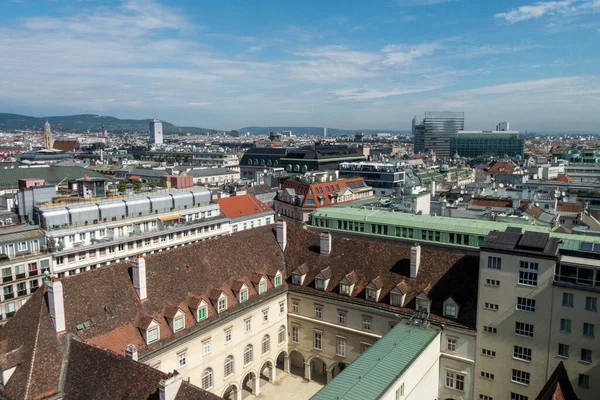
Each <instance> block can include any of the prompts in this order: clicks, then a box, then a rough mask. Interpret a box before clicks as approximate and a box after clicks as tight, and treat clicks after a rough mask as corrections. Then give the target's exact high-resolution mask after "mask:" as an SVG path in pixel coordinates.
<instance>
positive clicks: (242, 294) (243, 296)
mask: <svg viewBox="0 0 600 400" xmlns="http://www.w3.org/2000/svg"><path fill="white" fill-rule="evenodd" d="M246 300H248V289H245V288H244V289H242V290H241V291H240V303H243V302H245V301H246Z"/></svg>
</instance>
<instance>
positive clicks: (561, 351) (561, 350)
mask: <svg viewBox="0 0 600 400" xmlns="http://www.w3.org/2000/svg"><path fill="white" fill-rule="evenodd" d="M558 355H559V356H560V357H567V358H568V357H569V345H568V344H564V343H559V344H558Z"/></svg>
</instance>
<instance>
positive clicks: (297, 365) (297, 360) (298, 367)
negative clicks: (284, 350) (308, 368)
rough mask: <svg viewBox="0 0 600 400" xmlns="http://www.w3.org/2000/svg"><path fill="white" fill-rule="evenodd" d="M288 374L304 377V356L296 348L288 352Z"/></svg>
mask: <svg viewBox="0 0 600 400" xmlns="http://www.w3.org/2000/svg"><path fill="white" fill-rule="evenodd" d="M289 363H290V374H292V375H296V376H299V377H300V378H304V377H305V371H304V356H303V355H302V353H300V352H299V351H298V350H292V351H290V354H289Z"/></svg>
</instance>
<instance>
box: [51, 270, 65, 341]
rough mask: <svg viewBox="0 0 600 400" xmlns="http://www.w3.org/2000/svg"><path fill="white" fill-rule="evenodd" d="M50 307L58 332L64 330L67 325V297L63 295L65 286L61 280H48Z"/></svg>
mask: <svg viewBox="0 0 600 400" xmlns="http://www.w3.org/2000/svg"><path fill="white" fill-rule="evenodd" d="M48 308H49V309H50V317H52V321H54V329H55V330H56V333H60V332H64V331H65V330H66V326H65V299H64V297H63V286H62V282H60V281H50V282H48Z"/></svg>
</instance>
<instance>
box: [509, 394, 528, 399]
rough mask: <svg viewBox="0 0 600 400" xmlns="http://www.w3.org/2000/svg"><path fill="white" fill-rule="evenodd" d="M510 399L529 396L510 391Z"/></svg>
mask: <svg viewBox="0 0 600 400" xmlns="http://www.w3.org/2000/svg"><path fill="white" fill-rule="evenodd" d="M510 400H529V397H527V396H525V395H524V394H519V393H514V392H510Z"/></svg>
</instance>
